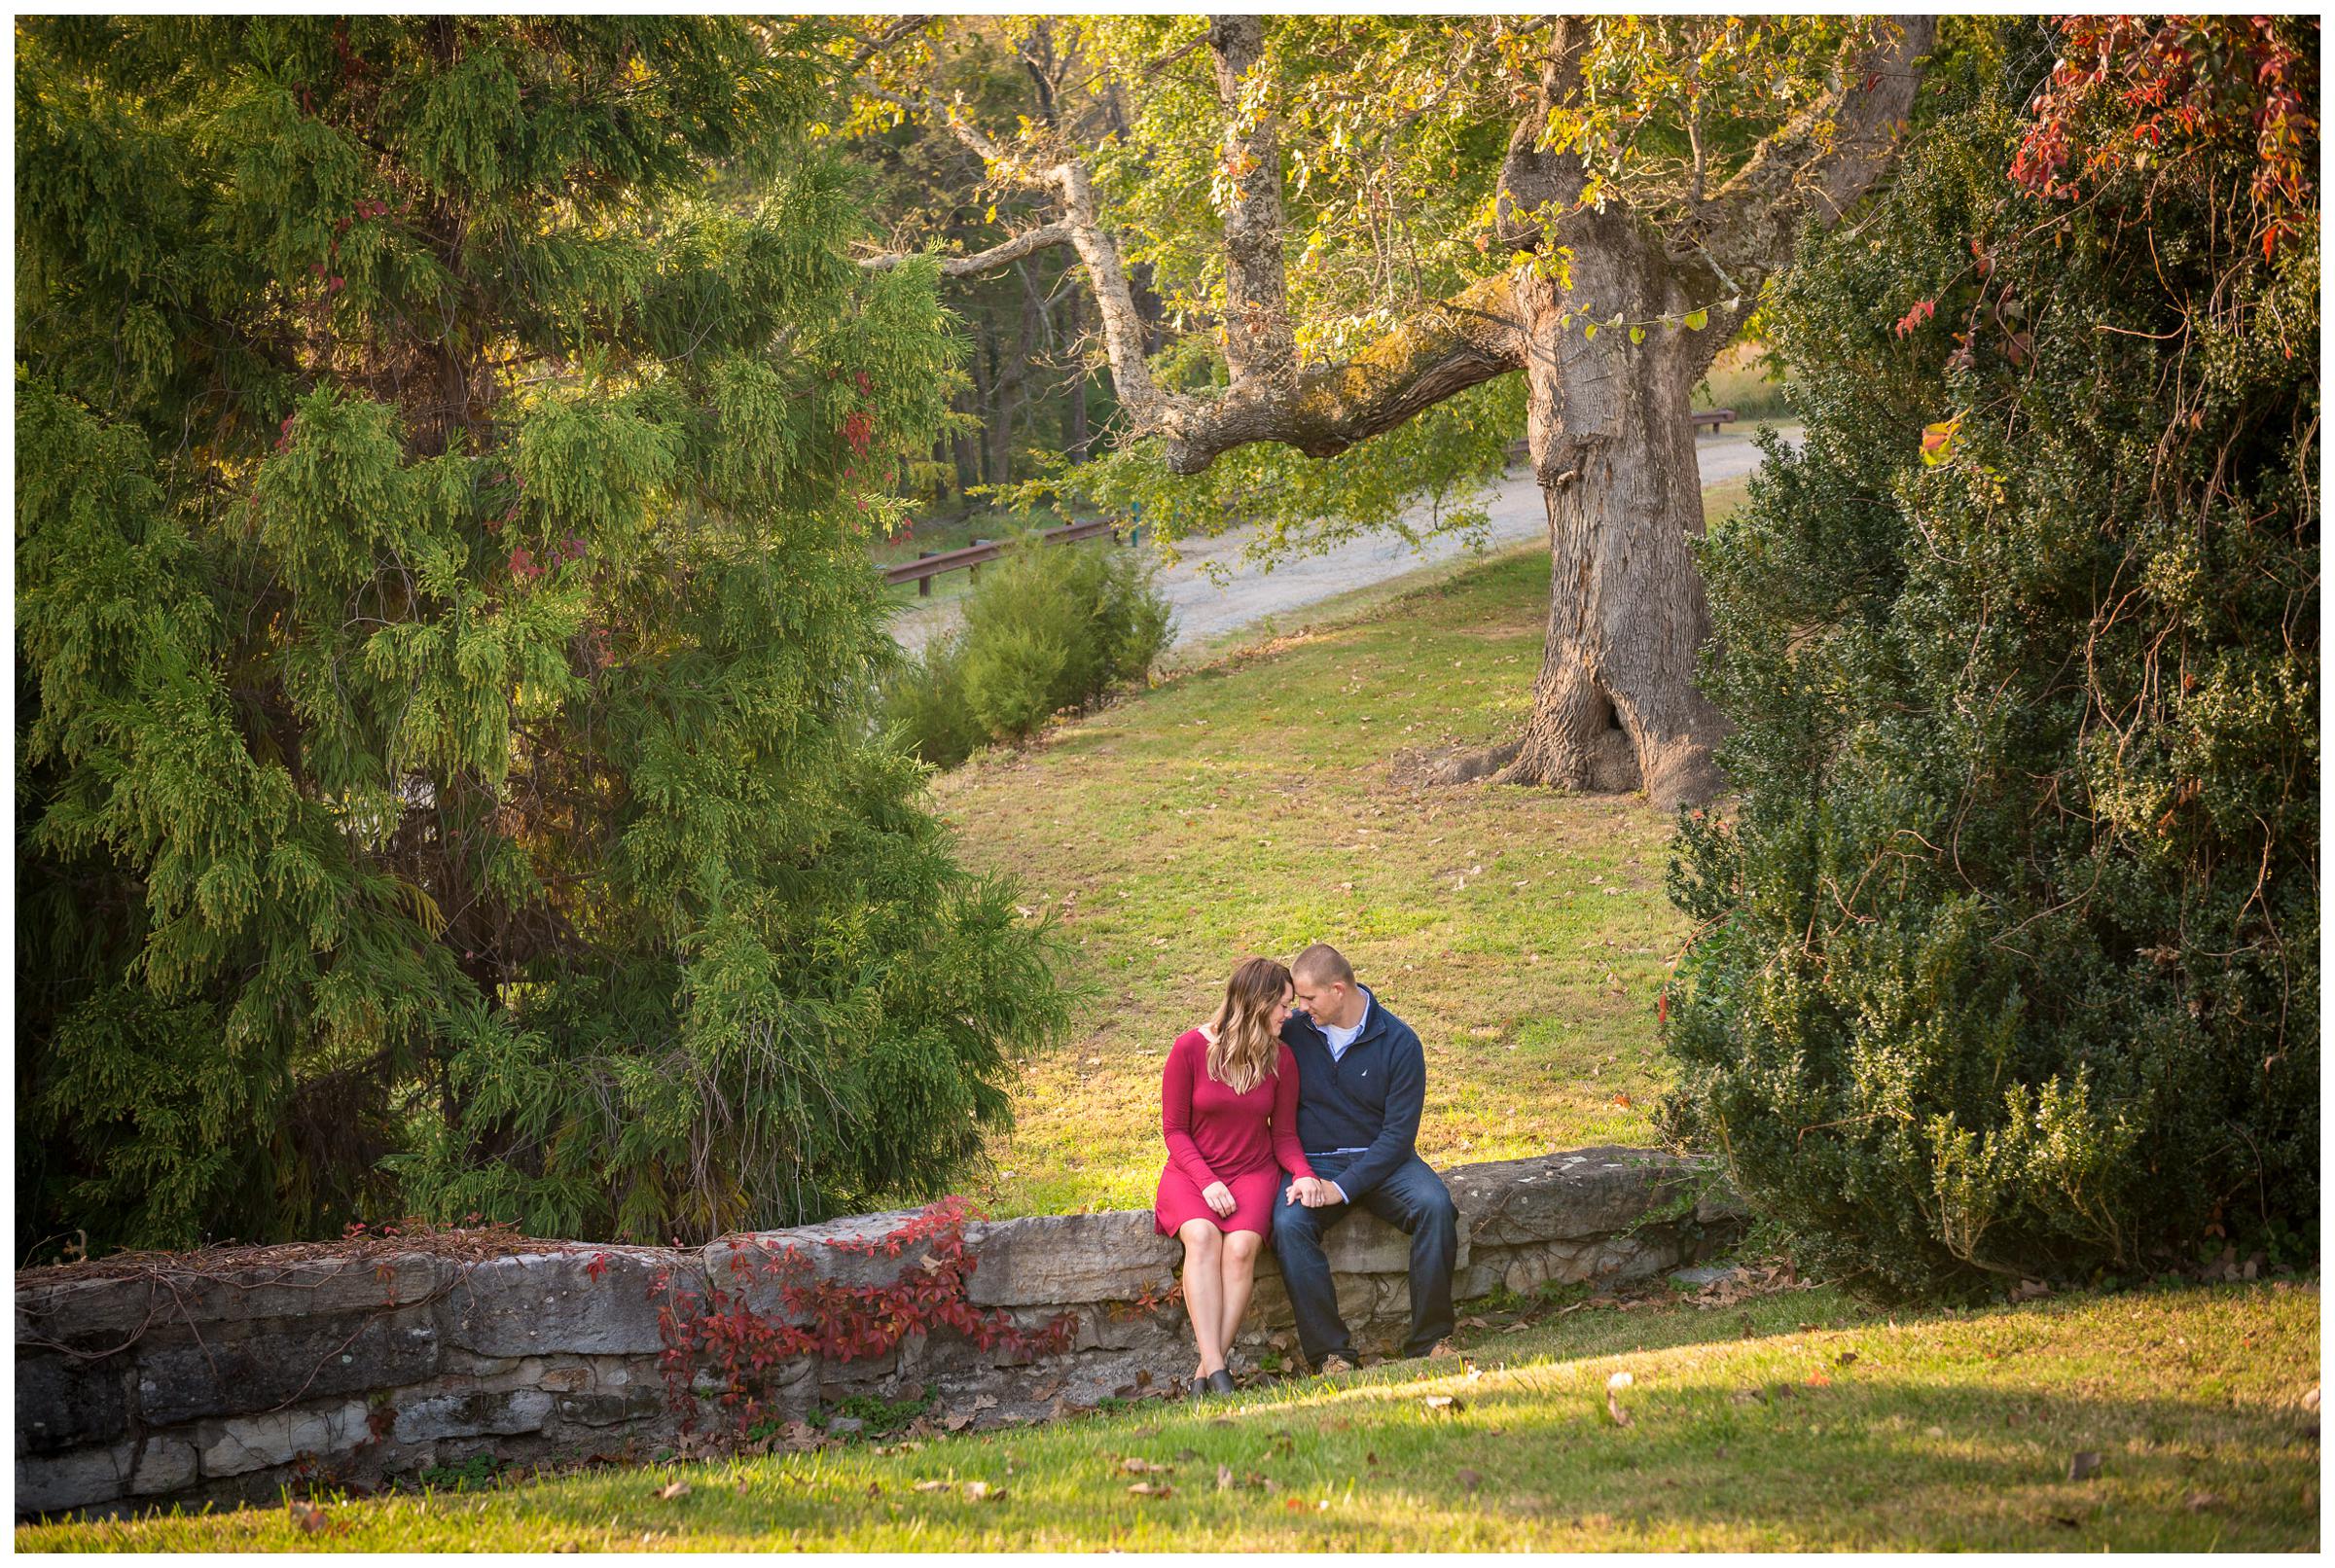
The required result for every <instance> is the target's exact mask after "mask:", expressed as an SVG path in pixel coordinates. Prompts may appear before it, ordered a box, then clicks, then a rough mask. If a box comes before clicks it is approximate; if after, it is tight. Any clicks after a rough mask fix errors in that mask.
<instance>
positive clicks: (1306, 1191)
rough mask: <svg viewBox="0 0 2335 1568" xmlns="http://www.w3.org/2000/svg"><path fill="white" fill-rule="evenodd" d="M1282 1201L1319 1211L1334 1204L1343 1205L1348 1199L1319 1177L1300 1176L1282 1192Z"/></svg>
mask: <svg viewBox="0 0 2335 1568" xmlns="http://www.w3.org/2000/svg"><path fill="white" fill-rule="evenodd" d="M1281 1200H1282V1201H1283V1202H1285V1203H1302V1204H1304V1205H1305V1206H1306V1207H1307V1208H1310V1209H1318V1208H1322V1207H1325V1206H1327V1205H1329V1204H1332V1203H1343V1202H1345V1201H1346V1198H1345V1196H1344V1195H1343V1194H1340V1193H1339V1191H1338V1189H1337V1188H1336V1187H1335V1186H1333V1185H1331V1184H1330V1183H1328V1182H1325V1181H1323V1180H1322V1179H1321V1178H1320V1177H1318V1176H1300V1177H1298V1178H1297V1179H1296V1180H1294V1181H1292V1182H1291V1183H1290V1184H1289V1185H1288V1187H1287V1188H1285V1189H1284V1190H1283V1191H1282V1193H1281Z"/></svg>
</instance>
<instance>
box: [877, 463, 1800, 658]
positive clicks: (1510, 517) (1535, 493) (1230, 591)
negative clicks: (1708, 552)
mask: <svg viewBox="0 0 2335 1568" xmlns="http://www.w3.org/2000/svg"><path fill="white" fill-rule="evenodd" d="M1784 437H1785V439H1786V440H1787V441H1790V442H1793V443H1795V444H1796V443H1797V441H1798V438H1799V431H1798V429H1797V428H1796V427H1795V428H1793V429H1789V430H1787V431H1785V432H1784ZM1695 450H1696V456H1697V458H1698V459H1699V461H1700V462H1701V465H1702V470H1703V482H1704V483H1705V484H1716V483H1718V482H1720V481H1723V480H1732V479H1741V478H1742V476H1743V475H1745V474H1748V473H1750V472H1751V471H1752V470H1753V469H1755V468H1757V467H1758V466H1759V448H1758V447H1757V446H1755V445H1752V444H1751V439H1750V438H1749V437H1748V436H1702V437H1698V438H1697V439H1696V441H1695ZM1488 510H1489V511H1490V513H1491V527H1490V528H1489V529H1488V530H1487V531H1486V534H1485V537H1484V547H1485V549H1486V550H1488V551H1493V550H1500V549H1503V548H1505V547H1507V546H1510V545H1517V544H1522V543H1524V542H1525V541H1527V540H1531V539H1540V538H1543V537H1545V535H1546V531H1547V528H1548V519H1547V515H1546V514H1545V513H1544V512H1543V511H1542V508H1541V501H1540V486H1539V485H1538V484H1537V483H1535V482H1534V481H1533V480H1532V477H1531V475H1530V474H1529V473H1528V472H1527V473H1526V474H1523V475H1521V476H1516V477H1512V478H1508V479H1504V480H1502V481H1500V482H1499V483H1498V484H1497V485H1495V486H1494V487H1493V489H1492V492H1491V504H1490V507H1489V509H1488ZM1251 537H1253V530H1250V529H1247V528H1236V529H1233V530H1232V531H1230V532H1227V533H1223V534H1219V535H1217V536H1216V537H1215V538H1213V539H1194V540H1190V541H1188V542H1186V543H1185V544H1184V545H1183V547H1182V551H1183V559H1181V560H1180V561H1178V562H1176V564H1174V565H1173V566H1168V567H1164V568H1162V570H1161V572H1160V590H1161V591H1162V592H1164V593H1165V594H1167V602H1168V603H1169V604H1171V605H1173V606H1174V607H1175V647H1177V648H1187V647H1190V646H1192V645H1193V644H1195V643H1203V642H1206V641H1208V640H1210V639H1211V638H1215V637H1221V636H1223V635H1224V634H1225V633H1227V632H1230V631H1238V630H1239V628H1241V627H1242V626H1245V625H1248V624H1252V623H1254V622H1257V621H1261V620H1263V619H1265V618H1266V617H1267V616H1274V615H1279V614H1281V613H1283V612H1285V611H1289V610H1297V609H1302V608H1304V607H1305V606H1307V605H1309V604H1315V603H1318V602H1320V601H1321V600H1323V599H1327V598H1330V597H1332V596H1334V595H1336V594H1340V593H1344V592H1346V591H1347V590H1348V589H1350V588H1367V587H1369V586H1370V585H1372V584H1374V583H1382V582H1384V581H1385V580H1386V579H1388V578H1390V577H1399V576H1401V575H1402V574H1403V573H1405V572H1412V571H1417V570H1418V569H1419V568H1420V567H1422V566H1433V565H1436V564H1438V563H1440V562H1443V561H1449V560H1454V559H1456V558H1457V557H1459V556H1460V555H1462V554H1465V553H1466V552H1467V551H1468V548H1469V547H1468V546H1467V544H1466V543H1465V542H1463V541H1461V540H1458V539H1455V538H1450V537H1445V538H1440V539H1431V540H1429V541H1428V542H1427V544H1426V546H1425V547H1424V548H1423V549H1419V550H1414V549H1413V548H1412V547H1411V546H1410V545H1408V544H1406V543H1405V542H1404V541H1403V540H1402V538H1401V537H1400V536H1399V535H1397V534H1395V533H1394V532H1393V531H1392V530H1390V529H1382V530H1379V531H1377V532H1375V533H1370V534H1365V535H1363V536H1361V537H1360V538H1356V539H1349V540H1347V541H1346V542H1345V543H1344V544H1341V545H1338V546H1335V547H1333V548H1332V549H1330V550H1328V551H1326V552H1323V553H1321V554H1318V555H1300V556H1296V557H1294V558H1291V559H1287V560H1284V561H1282V562H1281V563H1280V564H1278V565H1276V566H1275V567H1273V568H1272V569H1270V570H1267V569H1264V568H1261V567H1259V566H1257V565H1255V564H1254V563H1252V562H1249V561H1245V560H1243V559H1241V553H1240V552H1241V551H1242V550H1244V549H1245V548H1246V547H1247V545H1248V542H1249V540H1250V538H1251ZM1211 561H1221V562H1223V563H1224V568H1225V570H1226V571H1228V572H1230V573H1231V574H1232V575H1231V577H1230V578H1229V579H1228V580H1227V581H1226V582H1225V583H1224V584H1223V585H1222V586H1221V587H1220V586H1218V584H1217V583H1216V582H1215V581H1213V580H1212V579H1211V578H1210V576H1209V575H1208V570H1207V568H1208V563H1209V562H1211ZM957 620H958V607H957V605H956V604H954V603H949V604H940V605H935V606H933V607H932V608H931V609H929V610H915V611H910V612H908V613H906V614H903V615H901V616H900V617H899V618H898V619H896V620H895V621H893V623H892V635H893V636H894V637H895V638H897V639H898V640H899V642H900V645H901V646H902V647H903V648H906V649H909V650H910V651H912V652H913V651H915V650H916V649H917V648H920V647H922V646H923V645H924V642H925V640H926V639H927V638H930V637H932V636H933V635H935V634H936V633H938V632H942V631H945V630H948V629H950V628H952V627H953V626H955V625H956V624H957Z"/></svg>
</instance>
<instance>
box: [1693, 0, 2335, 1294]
mask: <svg viewBox="0 0 2335 1568" xmlns="http://www.w3.org/2000/svg"><path fill="white" fill-rule="evenodd" d="M2317 31H2318V29H2317V22H2316V21H2315V20H2310V19H2307V18H2279V19H2277V20H2275V21H2273V20H2271V19H2268V18H2254V19H2250V20H2249V19H2246V18H2172V19H2162V20H2160V21H2153V22H2150V23H2148V24H2146V25H2145V26H2142V25H2137V24H2135V23H2134V22H2133V20H2132V19H2131V18H2106V19H2102V20H2099V21H2097V22H2096V21H2094V20H2087V19H2082V18H2070V19H2069V20H2068V21H2067V22H2066V24H2065V28H2064V31H2063V32H2062V33H2061V34H2060V35H2059V37H2058V38H2057V39H2056V42H2057V44H2058V45H2059V48H2060V50H2061V58H2060V59H2059V60H2058V61H2057V62H2056V63H2052V62H2030V65H2029V67H2028V71H2029V74H2028V75H2026V77H2025V78H2024V80H2021V81H2017V82H2015V83H2013V84H2012V85H2011V87H2010V88H2009V89H2006V90H2004V91H2003V92H2001V93H2000V94H1999V95H1997V96H1996V97H1995V98H1994V101H1993V102H1992V103H1991V104H1987V105H1982V106H1980V107H1976V108H1973V109H1971V110H1970V111H1969V112H1967V113H1965V114H1962V115H1960V116H1959V117H1958V118H1955V119H1953V120H1951V121H1949V122H1948V123H1946V124H1944V125H1940V126H1939V127H1938V129H1937V130H1936V131H1935V132H1934V133H1933V134H1930V135H1928V136H1925V137H1923V138H1922V140H1921V142H1920V144H1919V146H1918V147H1917V148H1916V150H1915V152H1914V153H1913V154H1912V155H1911V157H1910V159H1909V161H1908V163H1907V164H1906V166H1905V168H1904V170H1903V173H1902V177H1901V179H1900V181H1899V182H1898V184H1897V186H1896V188H1895V189H1894V190H1893V191H1891V192H1890V193H1889V195H1888V196H1886V200H1885V201H1884V203H1883V204H1882V206H1881V208H1880V210H1878V211H1877V212H1875V213H1874V214H1873V215H1872V216H1871V217H1870V218H1869V219H1868V220H1866V221H1865V222H1862V223H1860V224H1859V225H1858V226H1857V230H1856V232H1853V233H1850V232H1843V233H1838V234H1835V235H1833V236H1831V237H1829V238H1822V239H1812V240H1811V242H1810V249H1809V250H1808V251H1806V252H1804V261H1805V267H1804V269H1803V270H1802V271H1801V273H1800V274H1799V275H1798V276H1797V277H1796V278H1794V279H1793V280H1792V281H1791V282H1789V283H1788V284H1787V285H1786V286H1784V287H1783V288H1782V289H1781V290H1780V291H1779V294H1778V300H1777V302H1776V307H1775V312H1774V319H1775V322H1776V325H1777V328H1778V342H1779V344H1780V346H1781V348H1782V349H1783V351H1784V352H1785V353H1786V355H1787V356H1788V357H1789V358H1790V359H1791V361H1792V363H1793V364H1794V366H1795V367H1796V369H1797V371H1798V373H1799V375H1800V377H1801V379H1800V391H1799V397H1800V400H1801V402H1802V404H1803V406H1804V408H1805V409H1806V410H1807V413H1808V422H1807V441H1806V445H1805V447H1804V448H1803V450H1802V451H1801V452H1799V453H1798V454H1793V453H1789V452H1785V451H1783V450H1781V449H1778V448H1775V447H1773V446H1772V447H1771V450H1770V453H1769V460H1768V467H1767V469H1766V470H1765V471H1764V472H1763V474H1762V475H1761V477H1760V478H1758V479H1757V480H1755V481H1754V482H1753V484H1752V487H1751V496H1750V499H1749V501H1748V503H1747V504H1746V505H1745V506H1744V507H1742V509H1740V510H1739V511H1738V512H1737V514H1736V515H1735V517H1733V518H1731V519H1730V520H1729V522H1728V523H1727V524H1726V525H1725V526H1724V527H1722V528H1718V529H1715V530H1714V531H1713V533H1712V535H1711V538H1710V540H1709V543H1708V545H1707V548H1706V550H1705V551H1704V552H1703V557H1702V558H1703V564H1704V567H1705V570H1706V574H1707V578H1708V581H1709V583H1710V585H1711V593H1712V602H1713V606H1714V611H1715V615H1716V620H1717V624H1718V628H1719V631H1720V637H1721V644H1722V646H1723V647H1724V649H1725V653H1724V657H1723V658H1722V659H1720V661H1719V662H1718V663H1717V665H1716V666H1715V671H1714V673H1713V675H1712V676H1711V678H1710V690H1711V692H1712V694H1713V695H1714V697H1715V699H1716V700H1717V702H1718V703H1719V706H1720V708H1721V709H1722V711H1724V712H1725V713H1727V714H1728V715H1729V717H1730V718H1732V719H1733V720H1734V721H1735V722H1736V723H1737V724H1738V725H1740V726H1741V729H1740V731H1739V732H1738V733H1737V735H1736V737H1735V738H1734V739H1733V740H1732V741H1731V742H1730V743H1729V744H1728V745H1727V746H1726V747H1725V748H1724V749H1723V751H1722V754H1721V755H1722V762H1723V765H1724V766H1726V767H1727V769H1728V770H1729V773H1730V775H1731V776H1732V777H1733V778H1734V779H1736V780H1737V781H1738V782H1739V783H1740V784H1741V786H1742V794H1741V796H1740V798H1739V799H1738V800H1737V801H1735V802H1733V803H1732V804H1731V805H1730V806H1729V807H1728V808H1727V809H1726V810H1725V811H1724V813H1723V814H1722V813H1720V812H1717V811H1713V812H1712V813H1711V814H1709V815H1706V814H1705V813H1704V812H1700V811H1698V812H1695V813H1693V814H1692V819H1691V820H1690V821H1689V822H1688V823H1687V827H1686V832H1685V835H1684V837H1683V840H1682V844H1683V848H1682V853H1681V856H1680V859H1679V860H1678V862H1677V863H1676V864H1675V866H1674V867H1673V891H1674V894H1675V896H1676V897H1677V899H1678V902H1679V904H1680V906H1681V907H1682V908H1683V909H1685V910H1686V911H1687V912H1688V913H1689V914H1690V915H1692V916H1693V917H1694V918H1695V919H1696V920H1698V921H1699V922H1702V923H1703V924H1702V931H1701V935H1700V936H1699V939H1698V940H1697V942H1696V943H1695V944H1694V945H1693V947H1692V949H1691V952H1690V954H1689V957H1688V960H1687V962H1686V965H1685V967H1684V969H1683V971H1682V980H1683V981H1684V987H1685V988H1684V992H1683V996H1682V999H1681V1000H1682V1005H1680V1006H1679V1007H1677V1008H1676V1009H1674V1010H1673V1011H1672V1013H1671V1016H1670V1049H1671V1050H1672V1051H1673V1053H1674V1054H1675V1056H1676V1057H1677V1059H1678V1061H1679V1063H1680V1069H1681V1082H1680V1085H1679V1087H1678V1089H1677V1091H1676V1094H1675V1096H1674V1098H1673V1100H1672V1102H1671V1104H1670V1108H1669V1109H1670V1117H1671V1119H1672V1123H1673V1126H1674V1128H1675V1129H1676V1130H1677V1131H1678V1132H1679V1133H1680V1134H1681V1135H1682V1136H1685V1137H1687V1138H1689V1139H1691V1140H1692V1141H1694V1142H1695V1143H1697V1144H1699V1145H1700V1146H1702V1147H1706V1148H1709V1149H1712V1150H1716V1151H1721V1152H1723V1153H1724V1155H1725V1157H1726V1158H1727V1161H1728V1164H1729V1168H1730V1170H1731V1171H1732V1173H1733V1175H1734V1177H1735V1179H1736V1181H1737V1182H1738V1183H1739V1184H1740V1185H1741V1187H1742V1190H1743V1192H1744V1193H1745V1194H1746V1195H1747V1196H1749V1197H1750V1198H1751V1199H1752V1200H1753V1201H1754V1203H1755V1204H1756V1205H1757V1206H1759V1207H1761V1208H1763V1209H1765V1210H1766V1211H1768V1212H1769V1213H1771V1214H1774V1215H1776V1216H1778V1217H1780V1218H1781V1219H1783V1220H1785V1221H1786V1222H1788V1223H1789V1224H1790V1225H1791V1226H1792V1227H1793V1228H1794V1229H1797V1230H1798V1231H1799V1233H1800V1234H1801V1236H1802V1238H1803V1239H1804V1241H1805V1242H1806V1243H1807V1244H1808V1246H1809V1248H1810V1251H1811V1253H1812V1255H1813V1259H1814V1261H1815V1262H1816V1263H1817V1264H1818V1265H1820V1266H1824V1267H1827V1268H1831V1269H1835V1270H1837V1271H1838V1272H1839V1273H1840V1274H1841V1275H1843V1276H1847V1277H1852V1278H1853V1279H1855V1280H1856V1281H1857V1282H1858V1283H1859V1285H1860V1286H1863V1287H1872V1288H1876V1289H1878V1290H1881V1291H1885V1292H1887V1291H1897V1292H1909V1291H1927V1290H1932V1289H1939V1288H1943V1289H1948V1290H1957V1291H1960V1290H1970V1289H1975V1288H1980V1287H1983V1286H1984V1285H1985V1284H1986V1283H1987V1282H1988V1281H1989V1280H1994V1281H2004V1280H2010V1281H2015V1280H2017V1279H2019V1278H2020V1277H2022V1276H2033V1277H2038V1278H2046V1279H2048V1278H2061V1279H2066V1278H2069V1277H2082V1276H2084V1275H2086V1274H2087V1273H2090V1272H2092V1271H2094V1270H2105V1271H2108V1272H2112V1273H2115V1274H2118V1275H2122V1276H2125V1277H2128V1278H2129V1277H2132V1276H2133V1275H2135V1274H2137V1273H2145V1272H2153V1271H2155V1270H2156V1269H2158V1268H2160V1267H2163V1266H2165V1265H2167V1264H2168V1263H2172V1264H2176V1265H2179V1264H2189V1263H2194V1262H2195V1261H2196V1255H2195V1249H2196V1248H2197V1247H2199V1246H2200V1245H2203V1246H2205V1247H2207V1248H2209V1249H2210V1250H2211V1251H2212V1252H2215V1253H2218V1252H2219V1251H2220V1250H2221V1249H2222V1247H2223V1246H2224V1244H2225V1240H2226V1239H2227V1238H2233V1237H2234V1238H2240V1241H2241V1245H2242V1247H2251V1246H2254V1245H2256V1244H2263V1243H2267V1244H2269V1245H2271V1246H2273V1247H2275V1246H2276V1245H2277V1244H2278V1241H2279V1238H2280V1237H2281V1235H2285V1236H2288V1237H2291V1238H2294V1246H2295V1249H2296V1253H2297V1255H2302V1254H2305V1253H2307V1252H2309V1251H2312V1250H2315V1247H2314V1244H2313V1243H2312V1241H2311V1239H2310V1238H2312V1237H2313V1236H2315V1234H2316V1229H2317V1214H2318V1201H2319V1198H2318V1137H2317V1130H2318V1119H2319V1110H2318V1105H2319V1100H2318V980H2319V969H2318V941H2319V936H2318V930H2319V927H2318V918H2319V917H2318V897H2317V873H2316V870H2315V867H2316V862H2317V849H2318V787H2319V776H2318V731H2317V710H2318V679H2319V674H2318V588H2317V585H2318V572H2319V566H2318V527H2319V518H2318V506H2317V489H2316V485H2317V472H2318V466H2319V448H2318V411H2319V374H2320V373H2319V365H2318V362H2317V344H2318V325H2319V318H2318V299H2319V284H2318V262H2319V256H2318V222H2317V192H2316V189H2315V188H2314V187H2313V185H2312V184H2311V181H2312V179H2313V177H2314V176H2315V174H2316V170H2317V123H2316V118H2315V117H2316V113H2317V57H2318V41H2317ZM2038 64H2040V67H2041V69H2038V68H2037V67H2038ZM2044 72H2048V74H2047V75H2044V74H2043V73H2044ZM2038 76H2042V80H2043V86H2044V89H2045V91H2044V94H2043V96H2042V98H2041V100H2040V106H2039V108H2038V109H2037V111H2036V112H2035V114H2034V115H2033V117H2032V118H2031V119H2030V118H2027V117H2025V116H2024V114H2023V113H2022V110H2023V109H2024V106H2025V105H2027V104H2028V102H2029V101H2030V90H2029V89H2030V88H2031V87H2032V86H2033V85H2034V83H2035V82H2036V80H2037V77H2038Z"/></svg>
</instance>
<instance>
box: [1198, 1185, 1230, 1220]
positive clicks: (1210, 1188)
mask: <svg viewBox="0 0 2335 1568" xmlns="http://www.w3.org/2000/svg"><path fill="white" fill-rule="evenodd" d="M1200 1195H1201V1199H1202V1200H1203V1202H1205V1203H1206V1204H1207V1205H1208V1207H1210V1208H1212V1209H1214V1210H1215V1211H1216V1218H1218V1219H1219V1220H1229V1219H1231V1218H1232V1217H1233V1210H1235V1209H1237V1208H1239V1204H1238V1203H1236V1202H1234V1201H1233V1190H1232V1189H1231V1188H1229V1187H1227V1186H1225V1185H1224V1183H1222V1182H1210V1183H1208V1185H1207V1186H1206V1188H1204V1189H1203V1191H1202V1192H1201V1194H1200Z"/></svg>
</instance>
